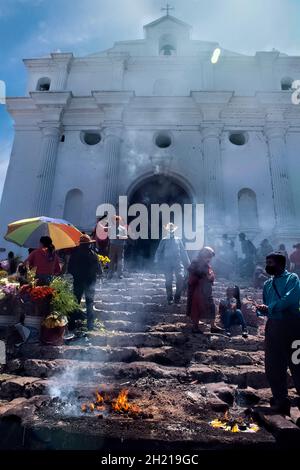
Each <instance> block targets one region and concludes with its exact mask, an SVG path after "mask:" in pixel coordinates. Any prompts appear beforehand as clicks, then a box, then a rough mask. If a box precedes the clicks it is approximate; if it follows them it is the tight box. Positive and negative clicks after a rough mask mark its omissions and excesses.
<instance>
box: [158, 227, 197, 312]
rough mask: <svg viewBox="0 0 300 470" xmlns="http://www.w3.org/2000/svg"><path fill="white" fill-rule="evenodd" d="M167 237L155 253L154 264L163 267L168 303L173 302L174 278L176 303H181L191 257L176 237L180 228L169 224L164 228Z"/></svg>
mask: <svg viewBox="0 0 300 470" xmlns="http://www.w3.org/2000/svg"><path fill="white" fill-rule="evenodd" d="M164 229H165V231H166V232H167V236H166V237H164V238H163V239H162V240H161V241H160V242H159V245H158V248H157V250H156V253H155V257H154V263H159V264H160V265H161V267H162V270H163V273H164V275H165V279H166V291H167V301H168V303H169V304H171V303H172V302H173V277H174V275H175V278H176V292H175V297H174V302H175V303H176V304H179V303H180V298H181V292H182V289H183V284H184V271H185V269H187V267H188V266H189V264H190V260H189V257H188V255H187V253H186V251H185V248H184V245H183V243H182V240H181V239H180V238H179V237H175V232H176V230H177V229H178V227H177V226H176V225H175V224H173V223H172V222H169V223H168V224H167V225H165V226H164Z"/></svg>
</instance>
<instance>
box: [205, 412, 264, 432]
mask: <svg viewBox="0 0 300 470" xmlns="http://www.w3.org/2000/svg"><path fill="white" fill-rule="evenodd" d="M209 424H210V425H211V426H212V427H213V428H220V429H223V430H224V431H230V432H257V431H259V427H258V425H257V424H256V423H254V422H253V419H252V418H251V416H249V417H248V416H247V417H245V418H244V417H242V416H239V417H238V418H233V417H231V416H230V413H229V411H226V413H225V414H224V417H223V419H219V418H216V419H214V420H213V421H210V423H209Z"/></svg>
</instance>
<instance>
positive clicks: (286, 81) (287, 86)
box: [281, 77, 293, 91]
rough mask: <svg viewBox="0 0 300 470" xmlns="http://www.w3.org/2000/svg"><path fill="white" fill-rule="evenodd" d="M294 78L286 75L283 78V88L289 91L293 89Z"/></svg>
mask: <svg viewBox="0 0 300 470" xmlns="http://www.w3.org/2000/svg"><path fill="white" fill-rule="evenodd" d="M292 83H293V79H292V78H291V77H284V78H282V79H281V90H282V91H287V90H291V89H292Z"/></svg>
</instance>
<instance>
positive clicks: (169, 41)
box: [159, 34, 177, 56]
mask: <svg viewBox="0 0 300 470" xmlns="http://www.w3.org/2000/svg"><path fill="white" fill-rule="evenodd" d="M176 49H177V47H176V39H175V37H174V36H173V35H172V34H163V35H162V36H161V38H160V40H159V55H166V56H170V55H176Z"/></svg>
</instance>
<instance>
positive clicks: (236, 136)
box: [229, 132, 247, 145]
mask: <svg viewBox="0 0 300 470" xmlns="http://www.w3.org/2000/svg"><path fill="white" fill-rule="evenodd" d="M229 140H230V142H231V143H232V144H233V145H245V143H246V142H247V135H246V134H245V133H244V132H232V133H231V134H229Z"/></svg>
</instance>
